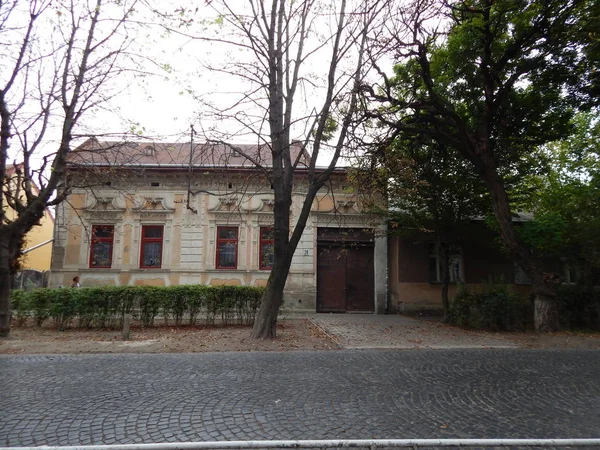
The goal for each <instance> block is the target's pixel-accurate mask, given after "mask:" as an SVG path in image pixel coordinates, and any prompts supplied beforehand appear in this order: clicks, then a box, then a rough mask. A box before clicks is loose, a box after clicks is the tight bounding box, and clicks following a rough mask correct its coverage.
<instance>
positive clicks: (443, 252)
mask: <svg viewBox="0 0 600 450" xmlns="http://www.w3.org/2000/svg"><path fill="white" fill-rule="evenodd" d="M448 253H449V252H448V243H446V242H441V243H440V244H439V246H438V254H439V257H440V270H441V272H442V305H443V307H444V318H443V322H446V321H447V320H448V312H449V311H450V301H449V299H448V288H449V287H450V261H449V259H450V255H449V254H448Z"/></svg>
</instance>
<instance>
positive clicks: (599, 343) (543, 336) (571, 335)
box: [412, 314, 600, 349]
mask: <svg viewBox="0 0 600 450" xmlns="http://www.w3.org/2000/svg"><path fill="white" fill-rule="evenodd" d="M412 318H414V319H417V320H421V321H423V322H429V323H435V324H437V325H438V326H441V327H447V328H448V329H453V330H461V331H462V328H458V327H455V326H452V325H445V324H442V323H441V317H436V316H433V315H421V314H415V315H413V316H412ZM469 332H470V333H472V334H474V335H479V336H482V337H486V338H495V339H503V340H506V341H509V342H512V343H514V344H516V345H519V346H521V347H526V348H540V349H542V348H549V349H551V348H582V349H600V333H598V332H576V331H560V332H557V333H536V332H534V331H525V332H515V331H512V332H509V331H505V332H491V331H480V330H472V331H471V330H469Z"/></svg>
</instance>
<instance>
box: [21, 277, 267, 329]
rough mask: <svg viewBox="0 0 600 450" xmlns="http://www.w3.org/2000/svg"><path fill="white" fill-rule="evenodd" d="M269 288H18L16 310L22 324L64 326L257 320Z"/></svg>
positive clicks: (190, 286)
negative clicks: (127, 318) (30, 321)
mask: <svg viewBox="0 0 600 450" xmlns="http://www.w3.org/2000/svg"><path fill="white" fill-rule="evenodd" d="M263 292H264V288H261V287H252V286H203V285H181V286H167V287H154V286H105V287H89V288H79V289H71V288H64V289H34V290H31V291H23V290H14V291H12V293H11V311H12V315H13V318H14V319H15V321H16V324H17V325H22V324H24V323H25V322H26V321H27V320H28V319H29V318H33V320H34V321H35V324H36V325H38V326H42V325H43V324H44V323H45V322H46V321H47V320H48V319H51V320H52V321H53V322H54V325H55V326H56V327H57V328H59V329H64V328H66V327H68V326H79V327H83V328H92V327H100V328H114V327H121V326H122V325H123V320H124V318H125V316H126V315H127V314H131V315H132V316H133V318H134V319H137V320H139V321H140V322H141V324H142V325H143V326H152V325H154V323H155V320H156V318H157V317H158V316H162V317H163V319H164V321H165V323H167V322H168V321H169V320H170V319H172V320H174V322H175V324H176V325H181V324H184V323H187V324H190V325H195V324H198V323H200V322H202V323H205V324H213V323H214V322H215V320H216V319H217V318H218V319H220V320H221V323H223V324H233V323H241V324H252V323H253V322H254V317H255V315H256V310H257V309H258V306H259V304H260V299H261V297H262V294H263Z"/></svg>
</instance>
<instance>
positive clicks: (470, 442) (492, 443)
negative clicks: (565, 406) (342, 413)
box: [0, 438, 600, 450]
mask: <svg viewBox="0 0 600 450" xmlns="http://www.w3.org/2000/svg"><path fill="white" fill-rule="evenodd" d="M447 447H450V448H456V447H465V448H473V447H480V448H501V447H504V448H510V447H513V448H514V447H527V448H531V447H539V448H575V447H588V448H589V447H592V448H598V449H600V438H598V439H595V438H594V439H335V440H302V441H300V440H283V441H278V440H272V441H215V442H178V443H172V442H169V443H152V444H122V445H121V444H114V445H76V446H46V445H43V446H37V447H0V450H212V449H216V450H234V449H276V448H281V449H288V448H303V449H308V448H311V449H313V448H314V449H325V448H365V449H370V450H375V449H378V448H413V449H414V448H447Z"/></svg>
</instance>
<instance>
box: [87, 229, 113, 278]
mask: <svg viewBox="0 0 600 450" xmlns="http://www.w3.org/2000/svg"><path fill="white" fill-rule="evenodd" d="M114 234H115V227H114V226H113V225H92V239H91V246H90V268H94V269H110V267H111V265H112V254H113V240H114Z"/></svg>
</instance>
